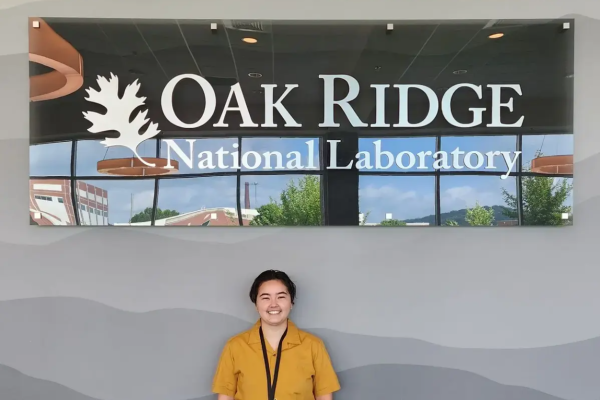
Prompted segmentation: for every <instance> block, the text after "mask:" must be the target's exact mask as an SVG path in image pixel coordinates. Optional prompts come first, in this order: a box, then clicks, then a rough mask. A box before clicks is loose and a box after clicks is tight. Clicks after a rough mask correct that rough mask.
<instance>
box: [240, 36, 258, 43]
mask: <svg viewBox="0 0 600 400" xmlns="http://www.w3.org/2000/svg"><path fill="white" fill-rule="evenodd" d="M242 41H244V42H246V43H256V42H258V40H257V39H255V38H251V37H245V38H243V39H242Z"/></svg>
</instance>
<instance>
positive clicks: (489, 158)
mask: <svg viewBox="0 0 600 400" xmlns="http://www.w3.org/2000/svg"><path fill="white" fill-rule="evenodd" d="M440 149H441V150H442V151H444V152H445V153H446V154H447V157H448V164H449V166H450V168H448V169H445V171H465V172H468V171H487V172H505V171H508V170H509V166H510V167H511V168H510V171H512V172H516V171H517V170H518V162H519V161H520V160H519V157H516V154H515V151H516V149H517V137H516V136H448V137H442V138H441V146H440ZM502 152H506V154H502Z"/></svg>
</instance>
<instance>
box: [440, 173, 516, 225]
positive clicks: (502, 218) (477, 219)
mask: <svg viewBox="0 0 600 400" xmlns="http://www.w3.org/2000/svg"><path fill="white" fill-rule="evenodd" d="M516 184H517V180H516V178H515V177H514V176H509V177H507V178H506V179H501V177H500V176H476V175H475V176H474V175H463V176H459V175H455V176H441V177H440V222H441V225H447V226H512V225H518V215H517V206H516V204H515V203H514V201H513V199H515V198H516V193H517V186H516Z"/></svg>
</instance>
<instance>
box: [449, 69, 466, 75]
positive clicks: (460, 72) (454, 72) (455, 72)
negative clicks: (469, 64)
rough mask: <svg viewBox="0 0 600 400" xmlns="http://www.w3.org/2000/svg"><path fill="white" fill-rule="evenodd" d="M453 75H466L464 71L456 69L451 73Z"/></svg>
mask: <svg viewBox="0 0 600 400" xmlns="http://www.w3.org/2000/svg"><path fill="white" fill-rule="evenodd" d="M452 73H453V74H454V75H463V74H466V73H467V70H466V69H457V70H456V71H452Z"/></svg>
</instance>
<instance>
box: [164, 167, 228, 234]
mask: <svg viewBox="0 0 600 400" xmlns="http://www.w3.org/2000/svg"><path fill="white" fill-rule="evenodd" d="M236 181H237V178H236V177H235V176H211V177H203V178H187V179H161V180H160V184H159V190H158V210H157V214H156V222H155V225H156V226H171V225H177V226H232V225H239V220H238V218H237V204H236V201H235V199H236Z"/></svg>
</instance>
